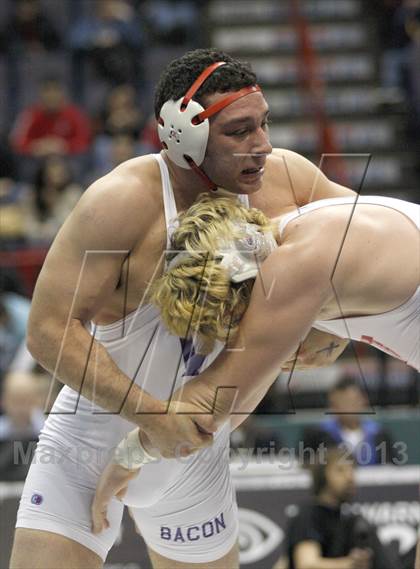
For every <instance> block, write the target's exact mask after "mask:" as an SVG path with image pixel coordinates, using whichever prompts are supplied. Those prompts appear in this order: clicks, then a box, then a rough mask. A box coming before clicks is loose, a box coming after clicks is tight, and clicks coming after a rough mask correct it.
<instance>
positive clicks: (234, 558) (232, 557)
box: [148, 544, 239, 569]
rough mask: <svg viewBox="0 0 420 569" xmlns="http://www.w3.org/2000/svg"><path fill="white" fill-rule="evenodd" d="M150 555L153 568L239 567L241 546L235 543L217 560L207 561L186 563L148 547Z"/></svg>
mask: <svg viewBox="0 0 420 569" xmlns="http://www.w3.org/2000/svg"><path fill="white" fill-rule="evenodd" d="M148 552H149V557H150V560H151V562H152V566H153V569H239V548H238V544H235V545H234V546H233V547H232V549H231V550H230V551H229V553H227V554H226V555H224V556H223V557H221V558H220V559H217V560H216V561H210V562H209V561H206V562H205V563H185V562H184V561H182V562H179V561H174V560H173V559H168V558H167V557H163V556H162V555H159V553H156V552H155V551H153V550H152V549H150V547H149V548H148Z"/></svg>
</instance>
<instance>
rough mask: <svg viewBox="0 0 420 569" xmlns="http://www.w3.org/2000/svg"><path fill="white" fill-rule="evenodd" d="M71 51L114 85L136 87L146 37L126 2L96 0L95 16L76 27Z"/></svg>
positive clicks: (123, 0) (77, 24) (73, 30)
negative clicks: (134, 85) (88, 62)
mask: <svg viewBox="0 0 420 569" xmlns="http://www.w3.org/2000/svg"><path fill="white" fill-rule="evenodd" d="M69 44H70V48H71V49H72V50H73V51H74V53H75V55H76V57H80V58H81V61H82V62H83V61H84V60H85V59H88V60H89V61H90V62H91V63H92V65H93V67H94V68H95V70H96V72H97V74H98V75H99V76H100V77H101V78H102V79H104V80H106V81H107V82H108V83H109V84H111V85H119V84H121V83H131V84H137V82H138V77H139V61H140V58H141V51H142V47H143V33H142V28H141V24H140V22H139V21H138V19H137V17H136V14H135V12H134V10H133V8H132V7H131V6H130V5H129V4H128V3H127V2H126V1H125V0H100V1H98V0H96V1H95V2H94V13H93V15H92V16H90V17H86V18H83V19H82V20H80V21H79V22H76V24H75V25H74V26H73V28H72V30H71V32H70V36H69Z"/></svg>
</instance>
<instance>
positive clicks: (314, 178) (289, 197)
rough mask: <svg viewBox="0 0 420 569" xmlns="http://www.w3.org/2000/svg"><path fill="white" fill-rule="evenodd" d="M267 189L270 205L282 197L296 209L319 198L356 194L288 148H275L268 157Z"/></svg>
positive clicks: (265, 177) (266, 170) (265, 178)
mask: <svg viewBox="0 0 420 569" xmlns="http://www.w3.org/2000/svg"><path fill="white" fill-rule="evenodd" d="M264 186H265V188H264V189H265V192H266V195H268V194H270V198H269V201H270V202H271V201H272V200H273V199H274V200H276V197H277V200H278V199H279V198H278V195H279V194H281V195H282V196H283V200H284V201H285V202H286V203H284V204H283V205H289V206H294V207H296V206H303V205H305V204H307V203H310V202H312V201H316V200H320V199H326V198H332V197H344V196H352V195H355V194H354V192H353V191H352V190H351V189H349V188H346V187H344V186H342V185H340V184H337V183H336V182H332V181H331V180H329V179H328V178H327V176H326V175H325V174H324V173H323V172H322V171H321V170H320V169H319V168H318V167H317V166H316V165H315V164H314V163H312V162H311V161H310V160H308V159H307V158H305V157H304V156H302V155H301V154H298V153H297V152H294V151H293V150H288V149H286V148H274V149H273V151H272V153H271V154H270V155H269V156H267V163H266V168H265V174H264ZM256 207H258V205H257V206H256ZM274 215H276V214H274Z"/></svg>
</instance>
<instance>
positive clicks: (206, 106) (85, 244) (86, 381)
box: [11, 50, 351, 569]
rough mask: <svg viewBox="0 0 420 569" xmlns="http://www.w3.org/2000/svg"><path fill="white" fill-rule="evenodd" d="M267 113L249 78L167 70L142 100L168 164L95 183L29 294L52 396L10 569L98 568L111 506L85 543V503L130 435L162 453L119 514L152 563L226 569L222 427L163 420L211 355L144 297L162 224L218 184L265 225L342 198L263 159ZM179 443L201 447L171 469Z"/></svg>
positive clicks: (292, 160) (310, 177) (164, 234)
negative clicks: (135, 530)
mask: <svg viewBox="0 0 420 569" xmlns="http://www.w3.org/2000/svg"><path fill="white" fill-rule="evenodd" d="M165 104H166V106H165ZM181 105H182V108H181ZM183 112H185V113H186V114H185V115H184V117H187V116H188V113H191V114H190V115H189V119H188V121H189V122H188V121H184V122H185V125H186V127H189V128H186V131H187V132H182V130H183V129H182V128H178V127H177V125H176V123H175V122H173V120H175V117H176V116H177V113H178V114H179V113H183ZM267 115H268V106H267V103H266V101H265V99H264V96H263V94H262V92H261V91H260V89H259V88H258V87H257V84H256V77H255V75H254V73H253V72H252V71H251V70H250V69H249V67H248V66H246V65H244V64H242V63H240V62H238V61H236V60H234V59H232V58H231V57H229V56H228V55H226V54H224V53H221V52H217V51H213V50H196V51H194V52H191V53H189V54H187V55H185V56H184V57H182V58H180V59H178V60H176V61H174V62H173V63H172V64H170V65H169V66H168V68H167V70H166V71H165V72H164V73H163V75H162V77H161V80H160V83H159V85H158V88H157V92H156V116H157V117H158V118H159V122H160V132H161V137H162V140H163V144H164V145H166V146H167V152H162V153H161V154H160V155H153V156H145V157H141V158H135V159H133V160H130V161H128V162H126V163H124V164H122V165H120V166H118V167H117V168H116V169H115V170H113V171H112V172H111V173H110V174H108V175H107V176H105V177H104V178H101V179H100V180H98V181H97V182H95V183H94V184H93V185H92V186H91V187H90V188H89V189H88V190H87V191H86V192H85V194H84V195H83V197H82V198H81V200H80V202H79V204H78V205H77V206H76V208H75V210H74V211H73V213H72V214H71V216H70V217H69V219H68V220H67V222H66V223H65V224H64V226H63V228H62V229H61V231H60V232H59V234H58V235H57V237H56V239H55V242H54V243H53V245H52V247H51V249H50V252H49V254H48V256H47V259H46V262H45V265H44V267H43V270H42V272H41V275H40V277H39V280H38V283H37V286H36V289H35V293H34V299H33V306H32V312H31V317H30V324H29V330H28V344H29V348H30V350H31V352H32V354H33V355H34V357H35V358H36V359H37V360H38V361H39V362H40V363H41V364H42V365H43V366H44V367H45V368H46V369H48V370H50V371H52V372H54V373H55V375H56V377H57V378H59V379H60V381H62V382H63V383H65V384H66V386H65V387H64V388H63V390H62V391H61V393H60V395H59V397H58V399H57V401H56V403H55V405H54V408H53V411H52V414H51V415H50V417H49V418H48V420H47V422H46V426H45V428H44V430H43V431H42V433H41V436H40V442H39V444H38V448H37V454H36V457H35V461H34V463H33V465H32V467H31V470H30V472H29V475H28V478H27V481H26V484H25V489H24V491H23V495H22V500H21V505H20V509H19V513H18V520H17V530H16V536H15V543H14V548H13V552H12V558H11V569H27V568H28V567H31V569H41V568H42V569H82V568H83V569H86V568H89V569H97V568H100V567H102V566H103V562H104V560H105V558H106V555H107V553H108V551H109V549H110V548H111V547H112V544H113V543H114V541H115V539H116V537H117V535H118V531H119V526H120V522H121V517H122V510H123V506H122V504H120V503H118V502H116V501H114V503H113V504H112V506H111V507H110V510H109V522H110V525H109V527H108V528H107V529H106V530H105V531H104V532H102V533H101V534H100V535H94V534H92V532H91V520H90V505H91V502H92V499H93V496H94V492H95V487H96V483H97V480H98V478H99V475H100V473H101V472H102V471H103V469H104V466H105V464H106V463H107V462H108V459H109V452H110V451H111V450H112V449H113V448H114V447H115V446H116V445H117V443H118V442H119V441H120V440H121V439H122V438H123V437H124V436H125V434H126V433H127V432H129V431H131V429H132V428H133V424H134V425H137V426H139V427H141V429H142V430H143V431H144V432H145V433H146V434H147V436H148V438H149V439H150V442H151V445H152V446H153V447H156V448H158V449H159V450H160V452H161V454H162V455H163V456H164V457H165V458H164V459H162V460H161V461H159V462H158V463H151V464H150V465H146V466H145V467H144V468H143V469H142V471H141V474H140V476H139V481H140V482H141V484H140V485H139V486H140V488H143V491H141V490H140V492H139V494H138V495H137V496H136V503H137V504H138V505H137V506H136V507H135V508H132V515H133V517H134V519H135V522H136V524H137V526H138V527H139V529H140V531H141V533H142V535H143V537H144V539H145V541H146V543H147V545H148V548H149V552H150V555H151V558H152V562H153V565H154V567H155V568H159V569H160V568H166V567H167V568H169V567H170V568H171V569H172V568H176V567H182V568H184V569H186V568H188V567H190V566H191V567H203V568H204V567H205V568H206V569H217V568H222V567H223V568H224V569H225V568H227V567H229V569H230V568H232V569H234V568H235V567H237V564H238V561H237V547H236V537H237V516H236V504H235V500H234V496H233V491H232V486H231V482H230V477H229V466H228V461H227V460H219V461H216V462H214V461H213V463H212V462H211V461H210V460H209V456H208V454H209V453H210V452H216V451H218V450H220V451H222V450H223V449H225V448H226V446H227V444H228V438H229V428H228V427H227V426H225V427H223V428H221V429H219V430H218V431H217V432H216V433H215V434H214V437H213V432H214V431H215V425H214V422H213V420H212V418H211V417H210V416H204V415H199V414H197V415H195V416H194V415H187V414H174V413H167V411H168V405H167V401H168V400H169V399H170V397H171V394H172V391H173V389H174V388H178V387H180V385H182V384H183V383H184V382H186V381H187V380H188V379H189V378H190V377H191V376H194V375H196V374H197V373H198V372H199V371H200V370H201V369H204V368H205V367H206V366H207V365H209V364H210V363H211V361H212V360H213V359H214V358H215V357H216V355H217V353H218V350H215V351H214V352H213V353H212V354H210V356H209V357H208V358H207V359H206V360H205V361H203V358H200V357H199V356H197V354H194V351H193V349H192V348H191V346H188V343H187V342H181V341H180V340H179V338H177V337H174V336H172V335H170V334H169V333H168V332H167V331H166V330H165V328H164V327H163V326H162V325H161V324H160V320H159V315H158V312H157V310H155V309H154V308H153V307H151V306H150V305H149V304H147V303H146V302H144V295H145V293H146V292H147V287H148V283H149V282H150V281H151V280H152V279H153V277H154V276H156V275H158V274H160V272H161V271H162V268H163V262H162V252H163V251H164V250H165V249H166V248H167V247H168V244H169V237H170V234H171V228H172V225H173V220H174V219H175V218H176V216H177V212H178V211H180V210H186V209H188V207H189V206H190V205H191V204H192V203H193V202H194V201H195V199H196V197H197V196H198V194H200V193H201V192H203V191H209V190H212V189H214V188H215V187H222V188H224V189H225V190H227V191H229V192H231V193H232V194H236V195H238V196H240V199H241V201H242V203H244V204H245V205H248V200H249V202H250V204H251V205H253V206H255V207H258V208H260V209H261V210H263V211H264V212H265V214H266V215H268V216H270V217H274V216H276V215H279V214H280V213H286V212H288V211H292V210H295V209H296V207H297V206H301V205H304V204H306V203H308V202H310V201H312V200H316V199H322V198H328V197H334V196H343V195H349V194H351V191H350V190H348V189H346V188H343V187H341V186H339V185H337V184H335V183H332V182H330V181H328V180H327V179H326V177H325V176H324V175H323V174H322V173H321V172H320V171H319V170H318V169H317V168H316V167H314V166H313V165H312V164H311V163H310V162H309V161H307V160H305V159H304V158H303V157H301V156H299V155H297V154H295V153H293V152H289V151H284V150H281V151H280V150H278V151H273V152H272V147H271V145H270V142H269V136H268V128H267ZM197 117H198V118H197ZM193 120H194V121H195V122H194V123H192V121H193ZM183 124H184V123H183ZM197 133H198V136H196V135H197ZM186 148H187V149H188V150H185V149H186ZM177 149H178V150H180V151H181V155H180V154H179V152H178V151H177ZM183 159H184V161H183ZM291 183H292V184H293V187H292V186H291ZM219 349H220V348H219ZM183 356H184V357H185V362H182V359H183ZM197 409H199V406H198V407H197ZM213 440H214V443H213ZM184 441H189V442H190V443H191V445H192V450H197V449H201V450H199V451H198V452H196V453H195V454H194V455H192V456H191V457H190V458H189V460H188V461H186V462H185V461H183V462H180V461H174V460H171V461H170V460H169V459H170V458H171V457H174V456H175V454H176V450H177V448H178V445H179V444H180V443H183V442H184ZM211 443H213V446H212V448H211V449H210V448H208V447H209V445H210V444H211ZM189 452H190V451H188V452H187V454H189ZM46 457H49V458H50V459H49V460H47V459H46ZM51 457H52V458H51ZM209 464H212V466H211V467H209ZM169 526H170V528H169V530H168V531H166V530H165V531H163V530H162V528H168V527H169ZM181 528H183V529H185V532H184V533H183V532H182V531H181ZM178 529H179V532H178ZM210 529H211V531H210ZM181 534H182V535H183V538H182V539H181V538H179V539H178V536H179V535H181ZM184 536H186V537H184Z"/></svg>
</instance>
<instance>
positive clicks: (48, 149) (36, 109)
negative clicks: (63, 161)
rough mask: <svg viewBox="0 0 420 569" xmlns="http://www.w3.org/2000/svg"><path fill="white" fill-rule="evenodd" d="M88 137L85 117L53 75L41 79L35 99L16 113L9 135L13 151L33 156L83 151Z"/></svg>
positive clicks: (89, 133) (86, 146) (89, 138)
mask: <svg viewBox="0 0 420 569" xmlns="http://www.w3.org/2000/svg"><path fill="white" fill-rule="evenodd" d="M90 140H91V128H90V121H89V118H88V117H87V115H85V114H84V113H83V111H82V110H81V109H79V108H78V107H76V106H75V105H73V104H72V103H70V102H69V101H68V100H67V98H66V94H65V90H64V87H63V85H62V84H61V82H60V81H59V80H58V79H56V78H54V77H49V78H46V79H44V80H43V81H42V83H41V86H40V93H39V101H38V102H37V103H35V104H34V105H33V106H31V107H29V108H27V109H25V110H23V111H22V112H21V113H20V114H19V116H18V117H17V120H16V123H15V125H14V128H13V131H12V134H11V143H12V147H13V149H14V151H15V152H16V153H17V154H22V155H27V156H31V157H35V158H45V157H46V156H49V155H50V154H62V155H77V154H83V153H85V152H87V150H88V149H89V145H90Z"/></svg>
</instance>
